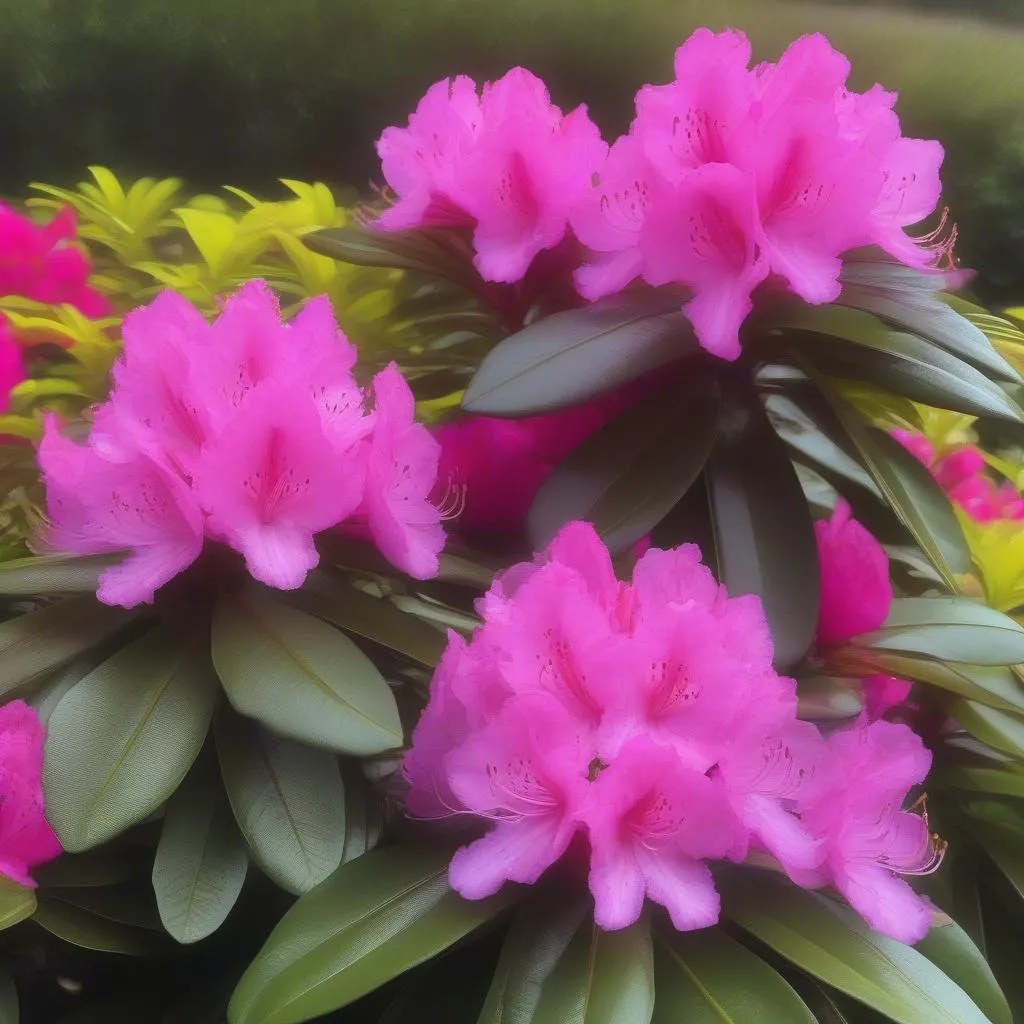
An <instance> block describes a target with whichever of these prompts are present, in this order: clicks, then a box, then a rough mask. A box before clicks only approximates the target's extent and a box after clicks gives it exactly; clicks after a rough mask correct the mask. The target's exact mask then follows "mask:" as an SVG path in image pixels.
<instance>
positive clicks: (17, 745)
mask: <svg viewBox="0 0 1024 1024" xmlns="http://www.w3.org/2000/svg"><path fill="white" fill-rule="evenodd" d="M44 739H45V732H44V729H43V726H42V725H41V723H40V721H39V718H38V716H37V715H36V713H35V711H34V710H33V709H32V708H30V707H29V706H28V705H27V704H26V703H25V702H24V701H20V700H13V701H11V702H10V703H8V704H5V705H4V706H3V707H0V874H4V875H6V876H7V877H8V878H10V879H13V880H14V881H15V882H17V883H18V884H19V885H27V886H32V887H33V888H34V887H35V882H34V881H33V880H32V877H31V871H32V869H33V868H34V867H38V866H39V865H40V864H45V863H46V862H47V861H49V860H53V858H54V857H58V856H60V854H61V846H60V842H59V841H58V839H57V837H56V836H55V835H54V834H53V829H52V828H50V826H49V823H48V822H47V820H46V816H45V814H44V812H43V784H42V775H43V741H44Z"/></svg>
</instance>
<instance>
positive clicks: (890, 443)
mask: <svg viewBox="0 0 1024 1024" xmlns="http://www.w3.org/2000/svg"><path fill="white" fill-rule="evenodd" d="M815 382H816V383H817V385H818V387H819V388H820V389H821V391H822V393H823V394H824V395H825V397H826V398H827V399H828V402H829V405H831V406H832V408H833V410H834V411H835V413H836V415H837V416H838V417H839V419H840V421H841V422H842V424H843V426H844V427H845V428H846V432H847V433H848V434H849V436H850V439H851V440H852V441H853V443H854V444H855V445H856V446H857V448H858V450H859V451H860V454H861V457H862V458H863V460H864V465H865V466H866V467H867V470H868V472H869V473H870V474H871V475H872V477H874V480H875V483H877V484H878V486H879V487H880V488H881V490H882V493H883V494H884V495H885V497H886V500H887V501H888V503H889V505H890V506H891V508H892V510H893V512H895V513H896V516H897V518H898V519H899V520H900V522H902V523H903V525H904V526H906V528H907V529H908V530H909V531H910V533H911V535H912V536H913V538H914V540H915V541H917V543H918V545H919V547H920V548H921V550H922V551H923V552H924V553H925V554H926V555H927V556H928V558H929V559H930V561H931V562H932V564H933V565H934V566H935V568H936V570H937V571H938V572H939V573H940V575H941V576H942V578H943V580H945V582H946V585H947V586H948V587H949V588H950V589H951V590H955V589H956V588H957V577H958V576H962V575H964V574H966V573H968V572H970V571H971V553H970V550H969V549H968V547H967V541H966V540H964V535H963V531H962V530H961V529H960V524H959V522H957V518H956V513H955V512H954V511H953V506H952V505H951V504H950V502H949V499H948V498H947V497H946V495H945V493H944V492H943V490H942V488H941V487H940V486H939V485H938V484H937V483H936V482H935V480H934V479H933V478H932V475H931V473H929V472H928V470H927V469H926V468H925V467H924V466H923V465H921V463H920V462H918V461H917V459H916V458H914V456H913V455H911V454H910V452H908V451H907V450H906V449H905V448H904V447H903V445H901V444H900V443H899V442H898V441H897V440H895V439H894V438H892V437H889V435H888V434H886V433H884V432H883V431H881V430H875V429H874V428H872V427H869V426H868V425H867V424H866V423H865V422H864V420H863V419H862V417H861V415H860V413H859V412H858V411H857V410H856V409H855V408H854V407H853V406H852V405H850V404H849V403H848V402H847V401H846V400H845V399H844V398H843V397H842V396H841V395H840V394H839V393H838V392H837V391H836V390H835V388H834V387H833V386H832V385H831V384H830V383H829V382H828V381H827V380H826V379H824V378H822V377H819V376H818V375H815Z"/></svg>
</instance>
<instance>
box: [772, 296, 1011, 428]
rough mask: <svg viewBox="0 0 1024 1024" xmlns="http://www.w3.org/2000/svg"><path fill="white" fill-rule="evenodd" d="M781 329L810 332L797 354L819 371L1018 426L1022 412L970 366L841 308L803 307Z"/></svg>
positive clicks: (863, 316)
mask: <svg viewBox="0 0 1024 1024" xmlns="http://www.w3.org/2000/svg"><path fill="white" fill-rule="evenodd" d="M779 326H780V327H783V328H789V329H795V330H798V331H801V332H803V331H806V332H809V333H811V334H812V335H814V336H812V337H811V338H809V339H806V340H801V341H800V342H799V343H798V347H799V351H800V352H801V354H802V356H803V358H804V359H805V360H807V361H808V362H809V363H810V364H811V365H812V366H814V367H815V368H816V369H817V370H818V371H820V372H821V373H825V374H828V375H829V376H833V377H844V378H849V379H852V380H856V381H864V382H866V383H868V384H874V385H876V386H877V387H881V388H884V389H885V390H886V391H892V392H894V393H895V394H897V395H903V396H905V397H906V398H910V399H912V400H913V401H915V402H922V403H924V404H925V405H933V406H936V407H938V408H940V409H955V410H956V411H958V412H963V413H967V414H968V415H972V416H993V417H995V418H997V419H1004V420H1009V421H1010V422H1013V423H1019V422H1021V420H1022V418H1024V411H1022V410H1021V408H1020V407H1019V406H1018V405H1017V403H1016V402H1014V401H1013V400H1012V399H1011V398H1010V397H1009V396H1008V395H1007V394H1006V393H1005V392H1004V391H1003V390H1002V389H1001V388H1000V387H999V386H998V385H997V384H995V383H993V382H992V381H991V380H989V379H988V377H986V376H985V375H984V374H983V373H981V372H980V371H979V370H976V369H975V368H974V367H973V366H971V365H970V363H966V362H964V360H963V359H960V358H958V357H957V356H955V355H953V354H951V353H950V352H947V351H946V350H945V349H943V348H940V347H939V346H937V345H934V344H932V343H931V342H928V341H925V340H924V339H922V338H919V337H917V336H916V335H913V334H906V333H904V332H902V331H892V330H889V329H888V328H887V327H886V326H885V325H884V324H883V323H881V321H879V320H878V319H876V318H875V317H873V316H871V315H870V314H867V313H862V312H860V311H859V310H855V309H845V308H843V307H842V306H837V305H826V306H803V307H801V309H800V311H799V314H798V316H797V317H796V318H795V319H794V320H793V321H792V322H786V323H781V324H779Z"/></svg>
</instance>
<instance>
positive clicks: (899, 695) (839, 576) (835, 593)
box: [814, 498, 911, 721]
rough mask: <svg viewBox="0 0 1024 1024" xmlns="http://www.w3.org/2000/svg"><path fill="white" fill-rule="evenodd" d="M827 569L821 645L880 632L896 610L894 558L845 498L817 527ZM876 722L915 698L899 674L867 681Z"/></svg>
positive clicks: (870, 709) (822, 561) (871, 715)
mask: <svg viewBox="0 0 1024 1024" xmlns="http://www.w3.org/2000/svg"><path fill="white" fill-rule="evenodd" d="M814 532H815V535H816V537H817V539H818V565H819V567H820V571H821V603H820V605H819V608H818V632H817V642H818V645H819V646H820V647H823V648H828V647H832V646H834V645H837V644H842V643H845V642H846V641H847V640H850V639H851V638H852V637H855V636H859V635H860V634H861V633H870V632H871V631H872V630H874V629H878V628H879V627H880V626H881V625H882V624H883V623H884V622H885V620H886V618H887V616H888V615H889V609H890V607H891V606H892V599H893V592H892V582H891V581H890V579H889V558H888V556H887V555H886V553H885V551H884V550H883V548H882V545H881V544H879V543H878V541H877V540H875V538H874V537H872V536H871V534H870V533H868V531H867V530H865V529H864V527H863V526H862V525H861V524H860V523H858V522H857V520H856V519H853V518H851V516H850V506H849V505H848V504H847V503H846V502H845V501H843V499H842V498H840V499H839V501H837V502H836V507H835V510H834V511H833V513H832V518H831V519H830V520H827V521H824V520H821V521H819V522H816V523H815V524H814ZM861 687H862V690H863V695H864V705H865V709H866V711H867V714H868V718H869V719H870V720H872V721H873V720H874V719H876V718H880V717H881V716H882V715H884V714H885V712H886V711H888V710H889V709H890V708H893V707H896V706H897V705H898V704H902V703H903V702H904V701H905V700H906V699H907V697H908V696H909V695H910V690H911V684H910V683H909V682H907V680H905V679H898V678H896V677H895V676H886V675H871V676H866V677H865V678H863V679H862V680H861Z"/></svg>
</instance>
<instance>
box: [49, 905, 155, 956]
mask: <svg viewBox="0 0 1024 1024" xmlns="http://www.w3.org/2000/svg"><path fill="white" fill-rule="evenodd" d="M32 920H33V921H35V923H36V924H38V925H39V926H40V927H41V928H44V929H46V931H48V932H49V933H50V934H51V935H55V936H57V938H58V939H63V940H64V941H65V942H70V943H71V945H73V946H81V947H82V948H83V949H94V950H97V951H99V952H102V953H123V954H125V955H126V956H151V955H154V954H156V953H158V952H160V950H161V949H162V948H163V944H162V943H161V942H160V939H159V937H158V936H156V935H154V934H153V933H152V932H150V931H146V930H145V929H142V928H133V927H132V926H131V925H126V924H121V923H119V922H117V921H109V920H107V919H106V918H103V917H100V916H99V915H98V914H93V913H91V912H90V911H88V910H82V909H81V908H80V907H74V906H72V905H71V904H70V903H64V902H63V901H61V900H55V899H47V898H45V897H44V898H42V899H40V901H39V906H38V907H37V908H36V912H35V914H33V915H32Z"/></svg>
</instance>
